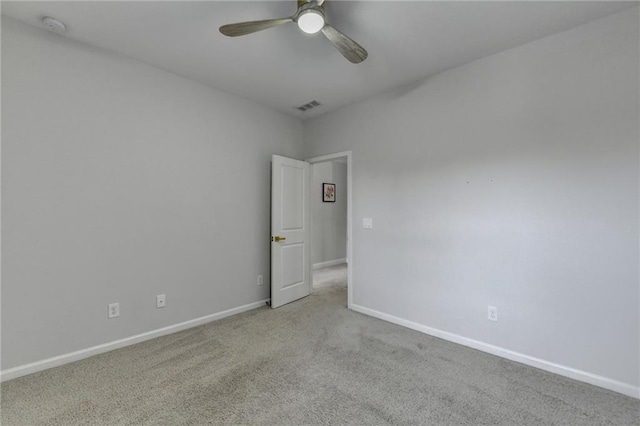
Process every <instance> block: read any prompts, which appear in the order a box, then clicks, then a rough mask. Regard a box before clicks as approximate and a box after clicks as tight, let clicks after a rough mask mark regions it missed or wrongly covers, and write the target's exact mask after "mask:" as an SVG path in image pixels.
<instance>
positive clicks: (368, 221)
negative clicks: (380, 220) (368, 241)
mask: <svg viewBox="0 0 640 426" xmlns="http://www.w3.org/2000/svg"><path fill="white" fill-rule="evenodd" d="M362 227H363V228H365V229H371V228H373V219H372V218H370V217H365V218H363V219H362Z"/></svg>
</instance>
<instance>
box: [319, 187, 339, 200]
mask: <svg viewBox="0 0 640 426" xmlns="http://www.w3.org/2000/svg"><path fill="white" fill-rule="evenodd" d="M322 201H324V202H325V203H335V202H336V184H335V183H323V184H322Z"/></svg>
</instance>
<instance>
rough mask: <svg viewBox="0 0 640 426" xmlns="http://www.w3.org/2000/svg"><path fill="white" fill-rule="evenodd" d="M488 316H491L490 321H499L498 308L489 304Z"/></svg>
mask: <svg viewBox="0 0 640 426" xmlns="http://www.w3.org/2000/svg"><path fill="white" fill-rule="evenodd" d="M487 318H489V320H490V321H498V308H496V307H495V306H489V307H488V315H487Z"/></svg>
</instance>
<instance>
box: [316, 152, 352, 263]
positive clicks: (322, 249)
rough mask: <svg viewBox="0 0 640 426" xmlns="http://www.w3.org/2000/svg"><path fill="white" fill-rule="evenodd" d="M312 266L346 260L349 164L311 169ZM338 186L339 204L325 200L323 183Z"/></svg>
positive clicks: (325, 165)
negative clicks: (322, 195)
mask: <svg viewBox="0 0 640 426" xmlns="http://www.w3.org/2000/svg"><path fill="white" fill-rule="evenodd" d="M311 180H312V186H311V263H313V264H314V265H318V264H321V263H324V262H331V261H334V260H340V259H345V258H346V257H347V165H346V163H339V162H336V161H326V162H324V163H317V164H313V165H312V168H311ZM325 182H326V183H335V184H336V202H335V203H324V202H323V201H322V197H321V194H322V184H323V183H325Z"/></svg>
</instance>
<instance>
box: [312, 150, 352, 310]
mask: <svg viewBox="0 0 640 426" xmlns="http://www.w3.org/2000/svg"><path fill="white" fill-rule="evenodd" d="M352 156H353V153H352V152H351V151H342V152H336V153H335V154H327V155H321V156H319V157H313V158H309V159H307V160H305V161H306V162H307V163H310V164H311V165H312V167H313V164H315V163H324V162H326V161H332V160H337V159H338V158H344V157H346V158H347V308H349V309H351V306H352V303H353V249H352V247H353V235H352V231H353V226H352V223H353V221H352V213H353V203H352V198H353V196H352V194H353V189H352V188H353V187H352ZM312 181H313V179H311V178H310V179H309V195H311V194H313V188H311V185H312V184H313V182H312ZM311 226H313V218H311ZM312 234H313V232H309V247H313V246H312V244H313V241H312V239H313V235H312ZM312 262H313V260H312V256H309V268H310V269H309V270H310V271H313V264H312ZM311 275H312V278H311V279H310V280H309V281H310V282H309V291H310V292H311V291H312V290H313V272H311Z"/></svg>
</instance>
